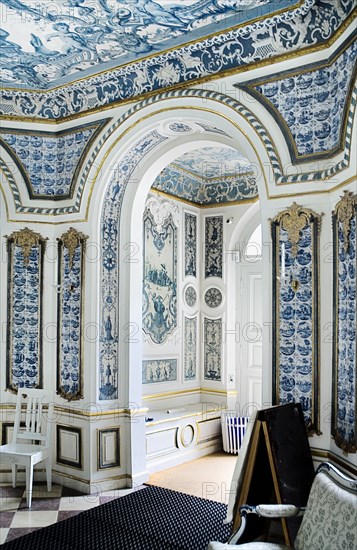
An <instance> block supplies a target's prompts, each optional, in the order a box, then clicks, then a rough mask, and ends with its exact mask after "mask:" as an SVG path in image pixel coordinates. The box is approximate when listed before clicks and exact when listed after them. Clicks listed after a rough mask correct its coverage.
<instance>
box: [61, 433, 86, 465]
mask: <svg viewBox="0 0 357 550" xmlns="http://www.w3.org/2000/svg"><path fill="white" fill-rule="evenodd" d="M56 462H57V463H58V464H62V465H63V466H71V467H72V468H78V469H79V470H82V469H83V448H82V430H81V428H75V427H74V426H62V425H61V424H57V425H56Z"/></svg>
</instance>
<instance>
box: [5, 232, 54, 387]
mask: <svg viewBox="0 0 357 550" xmlns="http://www.w3.org/2000/svg"><path fill="white" fill-rule="evenodd" d="M7 246H8V255H9V262H8V265H9V279H8V332H7V366H6V388H7V389H8V390H10V391H16V390H17V388H24V387H25V388H32V387H39V388H40V387H42V344H41V342H42V294H43V286H42V285H43V281H42V277H43V258H44V251H45V240H44V239H43V238H42V237H41V236H40V235H39V234H38V233H34V232H33V231H31V230H30V229H28V228H24V229H23V230H21V231H15V232H14V233H12V235H11V236H10V237H8V239H7Z"/></svg>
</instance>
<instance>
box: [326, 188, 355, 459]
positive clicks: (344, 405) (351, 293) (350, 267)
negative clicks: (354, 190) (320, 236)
mask: <svg viewBox="0 0 357 550" xmlns="http://www.w3.org/2000/svg"><path fill="white" fill-rule="evenodd" d="M356 227H357V195H352V194H351V193H348V192H345V194H344V196H343V197H342V198H341V200H340V201H339V202H338V203H337V205H336V208H335V211H334V213H333V228H334V280H333V289H334V317H335V322H334V338H333V345H334V353H333V369H334V371H333V377H334V379H333V392H332V408H333V410H332V436H333V438H334V440H335V443H336V445H337V446H338V447H340V448H341V449H342V450H343V451H344V452H346V453H355V452H357V441H356V432H357V414H356V410H357V397H356V383H357V358H356V354H357V346H356V344H357V335H356V332H357V324H356V323H357V321H356V310H357V308H356V306H357V302H356V280H357V275H356V270H357V259H356V258H357V233H356Z"/></svg>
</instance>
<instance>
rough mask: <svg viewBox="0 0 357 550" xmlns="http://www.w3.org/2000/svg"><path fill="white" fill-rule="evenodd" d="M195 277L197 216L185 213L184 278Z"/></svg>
mask: <svg viewBox="0 0 357 550" xmlns="http://www.w3.org/2000/svg"><path fill="white" fill-rule="evenodd" d="M188 275H191V276H192V277H196V276H197V216H195V215H194V214H188V213H187V212H185V277H187V276H188Z"/></svg>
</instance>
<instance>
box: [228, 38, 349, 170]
mask: <svg viewBox="0 0 357 550" xmlns="http://www.w3.org/2000/svg"><path fill="white" fill-rule="evenodd" d="M349 40H350V42H347V44H346V43H345V44H344V45H343V46H342V48H340V50H339V51H338V52H337V54H336V53H335V54H334V57H333V58H332V59H328V60H327V61H325V62H324V63H321V62H319V63H316V64H314V65H310V66H309V67H307V68H304V69H301V70H300V71H299V72H297V71H296V70H294V71H290V72H289V71H288V72H284V73H281V74H275V75H270V76H269V78H265V79H260V80H257V81H255V82H254V81H253V82H249V83H247V84H244V85H243V86H240V85H238V87H240V88H243V89H244V90H246V91H248V92H249V93H251V94H252V95H253V96H254V97H255V98H256V99H258V101H260V102H262V103H263V104H264V106H265V107H266V108H267V109H268V110H269V111H270V112H271V114H272V116H273V117H274V118H275V119H276V120H277V122H278V123H279V126H280V128H281V129H282V131H283V133H284V135H285V138H286V142H287V144H288V146H289V150H290V155H291V158H292V161H293V162H294V163H296V162H306V160H307V159H308V158H321V157H322V158H326V157H327V156H328V158H330V157H331V156H332V155H333V154H336V153H337V152H338V151H341V150H343V149H344V146H345V143H344V142H345V135H344V133H345V130H346V127H344V121H345V119H346V114H347V111H348V108H349V98H350V97H351V93H352V88H353V85H354V81H355V74H356V63H355V61H356V55H357V42H356V40H354V41H353V42H352V43H351V38H350V39H349ZM341 50H342V51H341ZM337 75H338V78H337Z"/></svg>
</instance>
